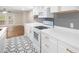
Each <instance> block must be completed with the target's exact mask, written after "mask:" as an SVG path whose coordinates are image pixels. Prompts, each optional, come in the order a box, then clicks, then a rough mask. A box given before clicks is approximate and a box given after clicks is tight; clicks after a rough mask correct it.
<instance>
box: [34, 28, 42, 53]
mask: <svg viewBox="0 0 79 59" xmlns="http://www.w3.org/2000/svg"><path fill="white" fill-rule="evenodd" d="M40 41H41V39H40V30H38V29H36V28H35V29H33V46H34V47H35V48H36V49H37V50H38V52H40Z"/></svg>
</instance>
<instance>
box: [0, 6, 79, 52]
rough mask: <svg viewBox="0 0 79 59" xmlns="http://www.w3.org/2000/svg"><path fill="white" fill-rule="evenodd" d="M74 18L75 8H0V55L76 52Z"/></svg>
mask: <svg viewBox="0 0 79 59" xmlns="http://www.w3.org/2000/svg"><path fill="white" fill-rule="evenodd" d="M78 19H79V7H78V6H0V28H1V30H0V33H1V34H0V37H1V38H0V42H1V44H0V52H1V53H79V46H78V44H79V40H78V39H79V27H78V23H79V20H78ZM1 35H2V36H1ZM3 37H4V38H3Z"/></svg>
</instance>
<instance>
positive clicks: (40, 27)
mask: <svg viewBox="0 0 79 59" xmlns="http://www.w3.org/2000/svg"><path fill="white" fill-rule="evenodd" d="M35 28H37V29H40V30H43V29H48V28H49V27H46V26H36V27H35Z"/></svg>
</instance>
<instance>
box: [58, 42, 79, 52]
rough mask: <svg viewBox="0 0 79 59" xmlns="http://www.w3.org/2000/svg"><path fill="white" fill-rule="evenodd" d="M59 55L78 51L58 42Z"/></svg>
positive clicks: (78, 50)
mask: <svg viewBox="0 0 79 59" xmlns="http://www.w3.org/2000/svg"><path fill="white" fill-rule="evenodd" d="M58 52H59V53H79V49H78V48H76V47H73V46H72V45H70V44H67V43H65V42H62V41H58Z"/></svg>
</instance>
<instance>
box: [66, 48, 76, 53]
mask: <svg viewBox="0 0 79 59" xmlns="http://www.w3.org/2000/svg"><path fill="white" fill-rule="evenodd" d="M66 51H68V52H70V53H76V52H73V51H71V50H70V49H68V48H67V49H66Z"/></svg>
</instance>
